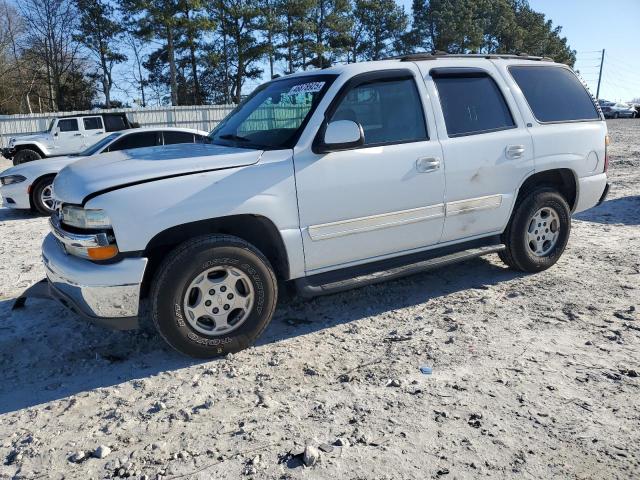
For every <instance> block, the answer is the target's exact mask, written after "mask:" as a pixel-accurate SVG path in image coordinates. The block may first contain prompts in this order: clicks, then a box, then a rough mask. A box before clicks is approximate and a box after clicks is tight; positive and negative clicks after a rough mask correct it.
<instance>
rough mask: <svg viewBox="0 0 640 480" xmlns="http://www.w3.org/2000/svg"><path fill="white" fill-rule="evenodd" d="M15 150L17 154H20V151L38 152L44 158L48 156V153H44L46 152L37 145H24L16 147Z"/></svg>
mask: <svg viewBox="0 0 640 480" xmlns="http://www.w3.org/2000/svg"><path fill="white" fill-rule="evenodd" d="M13 148H14V149H15V151H16V153H18V152H19V151H20V150H34V151H36V152H38V153H39V154H40V155H41V156H42V158H44V157H47V156H48V155H47V154H46V153H44V152H45V150H44V149H42V148H41V147H40V146H39V145H38V144H37V143H22V144H19V145H16V146H15V147H13ZM14 155H15V154H14Z"/></svg>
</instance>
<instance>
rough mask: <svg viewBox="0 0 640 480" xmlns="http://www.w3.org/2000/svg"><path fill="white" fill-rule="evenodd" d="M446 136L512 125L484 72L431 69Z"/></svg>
mask: <svg viewBox="0 0 640 480" xmlns="http://www.w3.org/2000/svg"><path fill="white" fill-rule="evenodd" d="M432 76H433V81H434V82H435V84H436V87H437V88H438V96H439V97H440V104H441V105H442V113H443V115H444V121H445V124H446V126H447V134H448V135H449V137H462V136H465V135H476V134H480V133H489V132H496V131H499V130H505V129H508V128H514V127H515V123H514V121H513V117H512V116H511V112H510V110H509V107H508V106H507V103H506V102H505V99H504V96H503V95H502V92H501V91H500V89H499V88H498V85H496V82H495V81H494V80H493V79H492V78H491V77H490V76H489V75H488V74H486V73H481V72H479V73H478V72H476V73H470V74H465V73H456V72H450V73H438V72H433V73H432Z"/></svg>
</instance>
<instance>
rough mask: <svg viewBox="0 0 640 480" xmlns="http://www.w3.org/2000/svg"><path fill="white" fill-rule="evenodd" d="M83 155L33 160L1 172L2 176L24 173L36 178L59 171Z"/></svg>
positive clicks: (30, 177)
mask: <svg viewBox="0 0 640 480" xmlns="http://www.w3.org/2000/svg"><path fill="white" fill-rule="evenodd" d="M81 158H83V157H52V158H43V159H42V160H34V161H33V162H27V163H21V164H20V165H16V166H15V167H11V168H8V169H6V170H5V171H4V172H0V176H5V175H23V176H25V177H27V178H28V179H35V178H37V177H39V176H41V175H47V174H51V173H58V172H59V171H60V170H62V169H63V168H64V167H66V166H67V165H69V164H70V163H73V162H77V161H78V160H80V159H81Z"/></svg>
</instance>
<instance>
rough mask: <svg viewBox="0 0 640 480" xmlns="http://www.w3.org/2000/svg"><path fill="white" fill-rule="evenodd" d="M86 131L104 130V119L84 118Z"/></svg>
mask: <svg viewBox="0 0 640 480" xmlns="http://www.w3.org/2000/svg"><path fill="white" fill-rule="evenodd" d="M82 121H83V122H84V129H85V130H102V119H101V118H100V117H89V118H83V119H82Z"/></svg>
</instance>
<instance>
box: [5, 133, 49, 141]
mask: <svg viewBox="0 0 640 480" xmlns="http://www.w3.org/2000/svg"><path fill="white" fill-rule="evenodd" d="M11 138H13V139H14V141H16V142H37V141H38V140H48V139H49V132H41V133H34V134H31V135H19V136H16V137H11Z"/></svg>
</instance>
